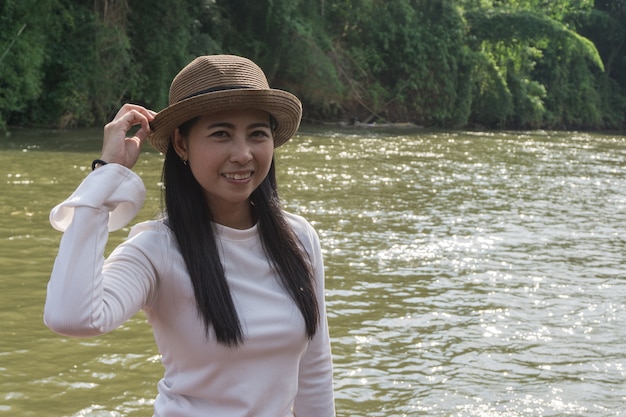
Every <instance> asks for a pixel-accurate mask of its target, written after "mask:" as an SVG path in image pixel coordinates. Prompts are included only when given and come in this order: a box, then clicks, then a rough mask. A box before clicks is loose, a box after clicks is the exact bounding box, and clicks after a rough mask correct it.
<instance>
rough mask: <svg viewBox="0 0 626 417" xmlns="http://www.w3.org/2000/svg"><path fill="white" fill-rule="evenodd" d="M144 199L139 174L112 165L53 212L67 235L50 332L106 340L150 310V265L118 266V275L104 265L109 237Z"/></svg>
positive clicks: (53, 286) (47, 317) (49, 299)
mask: <svg viewBox="0 0 626 417" xmlns="http://www.w3.org/2000/svg"><path fill="white" fill-rule="evenodd" d="M144 198H145V187H144V185H143V182H142V181H141V179H140V178H139V177H138V176H137V175H136V174H134V173H133V172H132V171H131V170H129V169H127V168H125V167H123V166H121V165H117V164H108V165H105V166H103V167H101V168H98V169H97V170H95V171H94V172H92V173H90V174H89V175H88V176H87V177H86V178H85V179H84V181H83V182H82V183H81V184H80V186H79V187H78V188H77V189H76V191H75V192H74V193H73V194H72V195H71V196H70V197H69V198H68V199H67V200H65V201H64V202H63V203H61V204H59V205H58V206H56V207H55V208H54V209H53V210H52V212H51V214H50V221H51V223H52V225H53V227H55V228H56V229H58V230H63V231H64V234H63V237H62V238H61V243H60V246H59V252H58V255H57V258H56V260H55V263H54V267H53V270H52V274H51V277H50V281H49V283H48V291H47V295H46V304H45V307H44V323H45V324H46V325H47V326H48V327H49V328H50V329H52V330H54V331H56V332H57V333H60V334H64V335H68V336H81V337H82V336H94V335H98V334H102V333H105V332H108V331H110V330H113V329H114V328H116V327H117V326H119V325H120V324H121V323H123V322H124V321H126V320H128V319H129V318H130V317H132V316H133V315H134V314H135V313H137V312H138V311H139V310H140V309H141V308H142V306H143V305H145V303H146V300H147V299H148V297H149V293H150V291H151V288H152V287H153V284H154V281H155V279H156V278H155V274H154V273H153V271H150V270H149V268H146V267H145V266H146V264H147V262H145V261H144V262H137V258H138V256H132V258H134V259H130V261H129V262H126V263H124V264H118V265H117V266H116V268H117V272H116V271H115V270H107V268H106V267H105V260H104V251H105V246H106V243H107V239H108V231H109V230H114V229H119V228H121V227H123V226H124V225H126V223H127V222H129V221H130V220H131V219H132V218H133V217H134V216H135V215H136V214H137V212H138V210H139V209H140V208H141V206H142V204H143V201H144ZM143 259H145V257H144V258H143ZM119 268H122V269H124V271H123V273H119V272H120V269H119ZM129 277H130V278H132V279H129Z"/></svg>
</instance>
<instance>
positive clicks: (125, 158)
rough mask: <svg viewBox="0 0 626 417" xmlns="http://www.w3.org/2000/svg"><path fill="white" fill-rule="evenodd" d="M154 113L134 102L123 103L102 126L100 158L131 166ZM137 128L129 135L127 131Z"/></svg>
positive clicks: (148, 130)
mask: <svg viewBox="0 0 626 417" xmlns="http://www.w3.org/2000/svg"><path fill="white" fill-rule="evenodd" d="M155 115H156V113H155V112H154V111H152V110H148V109H146V108H145V107H142V106H139V105H136V104H124V105H123V106H122V108H121V109H120V110H119V111H118V112H117V114H116V115H115V117H114V118H113V120H112V121H111V122H109V123H107V124H106V126H104V139H103V143H102V159H103V160H104V161H106V162H113V163H118V164H121V165H124V166H126V167H128V168H131V167H132V166H133V165H134V164H135V162H136V161H137V158H138V157H139V152H140V150H141V144H142V143H143V142H144V141H145V140H146V138H147V137H148V135H149V134H150V121H152V119H154V116H155ZM135 126H139V129H138V130H137V131H136V132H135V134H134V135H133V136H131V137H129V136H128V131H129V130H131V129H132V128H133V127H135Z"/></svg>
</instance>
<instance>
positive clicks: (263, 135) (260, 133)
mask: <svg viewBox="0 0 626 417" xmlns="http://www.w3.org/2000/svg"><path fill="white" fill-rule="evenodd" d="M250 136H252V137H256V138H268V137H269V133H268V132H266V131H265V130H255V131H254V132H252V134H251V135H250Z"/></svg>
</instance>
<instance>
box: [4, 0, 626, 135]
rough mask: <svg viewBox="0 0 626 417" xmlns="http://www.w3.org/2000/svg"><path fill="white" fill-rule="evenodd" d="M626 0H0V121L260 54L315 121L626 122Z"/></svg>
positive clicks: (98, 111) (161, 95) (69, 118)
mask: <svg viewBox="0 0 626 417" xmlns="http://www.w3.org/2000/svg"><path fill="white" fill-rule="evenodd" d="M625 41H626V0H597V1H591V0H552V1H544V0H394V1H387V0H259V1H254V2H249V1H245V0H188V1H187V0H185V1H183V0H160V1H158V2H145V1H141V0H1V1H0V131H1V130H6V129H7V128H8V127H7V126H11V125H15V126H45V127H62V128H63V127H75V126H93V125H101V124H103V123H105V122H106V121H108V120H110V118H111V117H112V116H113V114H114V113H115V111H116V110H117V109H118V108H119V106H120V105H121V103H123V102H135V103H140V104H143V105H145V106H148V107H150V108H152V109H155V110H160V109H162V108H164V107H165V106H166V105H167V95H168V89H169V83H170V82H171V80H172V78H173V77H174V75H175V74H176V73H177V72H178V71H179V70H180V68H182V67H183V66H184V65H185V64H186V63H187V62H189V61H190V60H191V59H193V57H195V56H197V55H201V54H214V53H233V54H240V55H244V56H247V57H250V58H251V59H253V60H254V61H255V62H257V63H259V65H260V66H261V67H262V68H263V69H264V70H265V71H266V74H267V75H268V77H269V78H270V83H271V84H272V85H273V86H275V87H277V88H283V89H287V90H289V91H292V92H294V93H295V94H297V95H298V96H299V97H300V98H301V99H302V101H303V103H304V108H305V115H304V117H305V120H307V121H313V122H345V123H354V122H361V123H373V122H376V123H386V122H411V123H414V124H416V125H421V126H426V127H431V126H433V127H434V126H436V127H466V128H467V127H470V128H471V127H483V128H514V129H535V128H553V129H622V128H623V127H624V121H625V118H624V116H625V112H626V99H625V95H624V92H625V88H626V68H624V67H625V66H626V59H625V55H626V54H625V49H624V48H625V47H626V46H625V45H626V42H625Z"/></svg>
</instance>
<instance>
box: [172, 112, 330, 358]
mask: <svg viewBox="0 0 626 417" xmlns="http://www.w3.org/2000/svg"><path fill="white" fill-rule="evenodd" d="M193 123H194V120H191V121H189V122H187V123H185V124H184V125H183V126H181V127H180V128H179V130H180V133H181V135H183V136H186V135H187V134H188V131H189V129H190V127H191V126H192V125H193ZM163 182H164V185H165V191H164V195H165V207H166V211H167V220H166V222H167V224H168V226H169V227H170V228H171V229H172V231H173V232H174V235H175V237H176V241H177V242H178V246H179V248H180V251H181V254H182V256H183V259H184V260H185V264H186V266H187V270H188V271H189V275H190V277H191V282H192V284H193V289H194V294H195V298H196V306H197V308H198V314H199V315H200V316H201V317H202V319H203V321H204V325H205V331H206V334H207V337H208V335H209V329H210V328H211V327H212V328H213V331H214V332H215V336H216V338H217V341H218V342H219V343H222V344H224V345H227V346H237V345H239V344H241V343H243V342H244V336H243V331H242V328H241V323H240V321H239V317H238V315H237V310H236V309H235V304H234V302H233V298H232V296H231V293H230V288H229V286H228V282H227V281H226V277H225V274H224V267H223V265H222V261H221V259H220V256H219V251H218V243H217V239H216V234H215V231H214V230H213V225H212V220H213V216H212V214H211V211H210V209H209V206H208V204H207V202H206V199H205V195H204V193H203V190H202V186H201V185H200V184H199V183H198V181H196V179H195V177H194V176H193V174H192V172H191V169H190V168H189V167H188V166H187V165H186V164H185V163H183V161H182V160H181V159H180V157H179V156H178V155H177V153H176V151H175V150H174V147H173V146H172V143H171V141H170V144H169V147H168V150H167V153H166V155H165V162H164V164H163ZM250 200H251V203H252V204H253V208H254V212H255V214H256V215H257V217H258V220H257V222H258V223H257V224H258V226H257V227H258V230H259V234H260V237H261V242H262V244H263V248H264V250H265V253H266V255H267V257H268V261H269V262H270V263H271V265H272V266H273V267H274V268H275V269H276V271H277V272H278V275H279V278H280V282H281V284H282V286H283V287H284V288H285V289H286V290H287V292H288V293H289V295H290V296H291V298H292V299H293V301H294V302H295V303H296V305H297V306H298V308H299V310H300V312H301V313H302V316H303V318H304V322H305V327H306V335H307V337H308V338H309V339H311V338H312V337H313V336H314V335H315V332H316V330H317V327H318V322H319V306H318V303H317V298H316V296H315V283H314V276H313V268H312V265H311V261H310V259H309V257H308V255H307V253H306V251H305V250H304V248H303V246H302V244H301V242H300V241H299V239H298V238H297V236H296V235H295V233H294V232H293V230H292V228H291V226H290V225H289V223H288V222H287V219H286V218H285V216H284V213H283V211H282V208H281V204H280V199H279V196H278V187H277V183H276V168H275V163H274V159H273V158H272V163H271V166H270V170H269V173H268V174H267V176H266V177H265V179H264V180H263V181H262V183H261V184H260V185H259V186H258V187H257V189H256V190H254V191H253V192H252V195H251V196H250Z"/></svg>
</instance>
